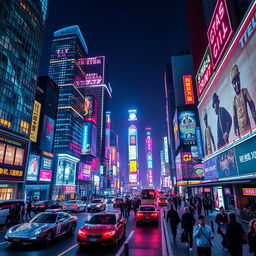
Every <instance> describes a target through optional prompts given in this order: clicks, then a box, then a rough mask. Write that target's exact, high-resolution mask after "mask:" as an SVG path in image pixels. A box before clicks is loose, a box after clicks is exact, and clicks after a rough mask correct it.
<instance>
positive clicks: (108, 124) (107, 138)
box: [105, 111, 111, 159]
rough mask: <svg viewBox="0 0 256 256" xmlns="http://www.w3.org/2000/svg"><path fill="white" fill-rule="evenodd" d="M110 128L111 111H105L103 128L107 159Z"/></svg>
mask: <svg viewBox="0 0 256 256" xmlns="http://www.w3.org/2000/svg"><path fill="white" fill-rule="evenodd" d="M110 128H111V112H110V111H108V112H106V128H105V158H106V159H109V147H110Z"/></svg>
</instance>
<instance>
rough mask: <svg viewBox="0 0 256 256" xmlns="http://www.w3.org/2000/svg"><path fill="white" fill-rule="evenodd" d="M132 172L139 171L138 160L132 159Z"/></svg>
mask: <svg viewBox="0 0 256 256" xmlns="http://www.w3.org/2000/svg"><path fill="white" fill-rule="evenodd" d="M129 167H130V172H137V161H130V165H129Z"/></svg>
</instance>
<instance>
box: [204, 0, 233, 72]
mask: <svg viewBox="0 0 256 256" xmlns="http://www.w3.org/2000/svg"><path fill="white" fill-rule="evenodd" d="M232 32H233V30H232V27H231V23H230V19H229V14H228V8H227V5H226V0H219V1H218V2H217V4H216V7H215V10H214V13H213V16H212V19H211V23H210V25H209V28H208V31H207V36H208V41H209V45H210V51H211V58H212V63H213V68H214V69H215V68H216V66H217V65H218V63H219V61H220V59H221V57H222V55H223V53H224V51H225V50H226V46H227V44H228V42H229V39H230V37H231V35H232Z"/></svg>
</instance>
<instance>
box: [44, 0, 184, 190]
mask: <svg viewBox="0 0 256 256" xmlns="http://www.w3.org/2000/svg"><path fill="white" fill-rule="evenodd" d="M71 25H79V27H80V29H81V31H82V33H83V35H84V38H85V41H86V43H87V46H88V49H89V56H100V55H105V56H106V61H107V63H108V65H109V76H110V83H111V86H112V88H113V97H112V103H111V104H112V106H111V112H112V121H113V125H114V129H115V130H116V131H117V133H118V134H119V145H120V156H121V169H122V170H125V171H126V170H127V133H128V132H127V128H128V121H127V118H128V109H129V108H137V110H138V120H139V121H138V123H139V124H138V126H139V129H140V130H139V143H140V144H139V158H140V172H141V176H142V179H143V181H145V177H146V175H145V142H144V139H145V138H144V134H145V132H144V130H145V127H152V130H153V131H152V133H153V167H154V168H153V169H154V175H155V181H154V182H155V185H157V186H158V185H159V173H160V153H159V151H160V149H161V146H162V144H161V143H162V137H163V136H164V135H167V131H166V114H165V94H164V67H165V64H166V63H168V62H169V61H170V58H171V56H172V55H176V54H179V53H180V52H182V51H184V50H188V47H189V46H188V45H189V42H188V37H187V27H186V18H185V11H184V4H183V0H160V1H150V0H149V1H144V0H130V1H126V0H122V1H120V0H86V1H84V0H80V1H79V0H72V1H71V0H51V1H50V4H49V6H48V16H47V23H46V29H45V35H44V41H43V51H42V56H41V64H40V70H39V75H47V74H48V67H49V57H50V50H51V40H52V36H53V32H54V31H56V30H58V29H61V28H64V27H67V26H71ZM181 86H182V85H181Z"/></svg>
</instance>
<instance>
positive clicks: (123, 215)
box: [120, 202, 125, 217]
mask: <svg viewBox="0 0 256 256" xmlns="http://www.w3.org/2000/svg"><path fill="white" fill-rule="evenodd" d="M120 213H121V216H122V217H125V211H124V202H121V203H120Z"/></svg>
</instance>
